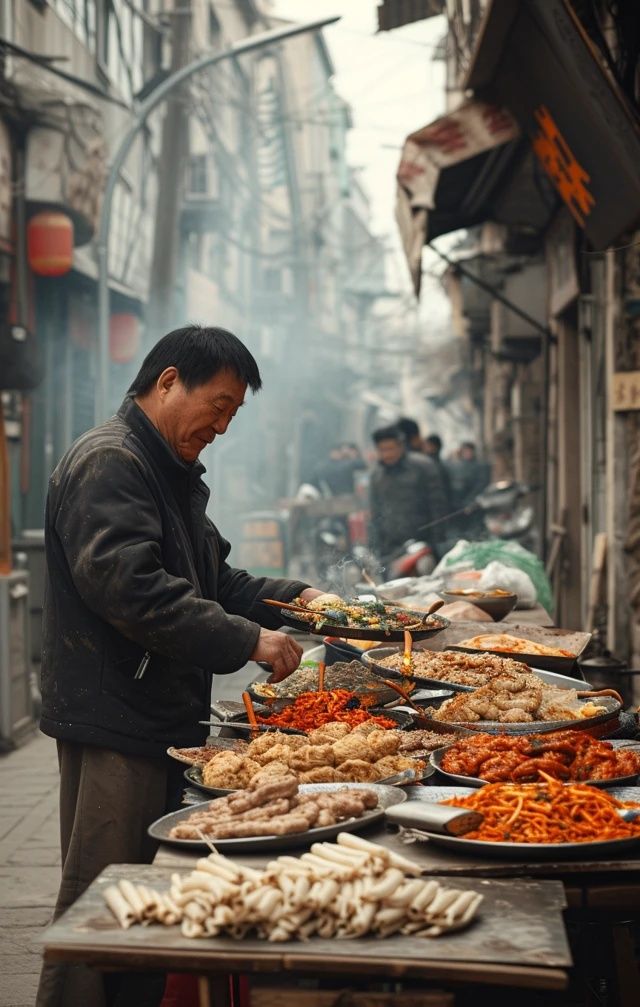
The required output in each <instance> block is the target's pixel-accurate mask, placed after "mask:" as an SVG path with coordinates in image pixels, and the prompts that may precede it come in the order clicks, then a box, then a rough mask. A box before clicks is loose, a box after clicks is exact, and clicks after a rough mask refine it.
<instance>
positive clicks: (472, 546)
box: [432, 539, 553, 614]
mask: <svg viewBox="0 0 640 1007" xmlns="http://www.w3.org/2000/svg"><path fill="white" fill-rule="evenodd" d="M494 561H497V562H499V563H503V564H504V565H505V566H508V567H515V568H516V569H518V570H522V571H523V572H524V573H526V574H527V576H528V577H529V579H530V580H531V582H532V584H533V586H534V588H535V591H536V598H537V601H539V602H540V604H541V605H542V607H543V608H545V609H546V610H547V612H549V614H551V613H552V612H553V592H552V590H551V583H550V581H549V578H548V577H547V575H546V573H545V569H544V566H543V565H542V563H541V561H540V560H539V559H538V557H537V556H534V554H533V553H532V552H529V550H528V549H524V548H523V547H522V546H521V545H520V544H519V543H518V542H505V541H503V540H502V539H489V540H487V541H486V542H467V541H466V540H465V539H460V541H459V542H456V544H455V545H454V547H453V549H450V550H449V552H448V553H446V554H445V555H444V556H443V557H442V559H441V560H440V562H439V563H438V565H437V567H436V569H435V570H434V571H433V574H432V576H435V575H438V574H450V573H453V572H454V571H456V570H484V569H485V567H488V566H489V564H490V563H492V562H494Z"/></svg>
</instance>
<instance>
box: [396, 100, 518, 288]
mask: <svg viewBox="0 0 640 1007" xmlns="http://www.w3.org/2000/svg"><path fill="white" fill-rule="evenodd" d="M519 134H520V130H519V127H518V124H517V122H516V120H515V119H514V118H513V116H512V115H511V114H510V113H509V112H507V111H506V110H505V109H503V108H500V107H498V106H496V105H493V104H490V103H488V102H484V101H466V102H464V103H463V104H462V105H461V106H460V108H458V109H456V110H455V111H454V112H450V113H449V114H448V115H445V116H442V117H441V118H439V119H436V120H435V122H432V123H431V124H430V125H428V126H425V127H424V128H423V129H419V130H417V131H416V132H415V133H411V135H410V136H408V137H407V139H406V140H405V142H404V147H403V150H402V159H401V161H400V166H399V168H398V172H397V181H398V190H397V203H396V218H397V221H398V227H399V229H400V234H401V236H402V242H403V246H404V250H405V254H406V256H407V260H408V262H409V268H410V271H411V276H412V279H413V285H414V289H415V291H416V294H417V293H419V290H420V279H421V265H420V263H421V254H422V246H423V245H424V243H425V242H428V241H432V240H433V238H437V237H438V235H440V234H446V233H448V232H449V231H455V230H457V229H458V228H463V227H471V226H472V225H474V224H477V223H480V222H481V221H483V220H486V219H487V214H488V203H489V199H490V193H491V191H492V189H494V188H495V187H496V185H497V184H498V181H499V179H500V178H502V176H503V174H504V172H505V171H506V170H507V168H508V166H509V165H510V163H511V161H512V159H513V157H514V155H515V153H516V148H517V145H518V144H517V140H518V137H519Z"/></svg>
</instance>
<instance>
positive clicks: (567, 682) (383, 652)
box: [360, 647, 591, 692]
mask: <svg viewBox="0 0 640 1007" xmlns="http://www.w3.org/2000/svg"><path fill="white" fill-rule="evenodd" d="M447 649H448V650H456V649H457V648H455V647H448V648H447ZM401 653H402V650H401V648H399V647H375V648H374V649H373V650H368V651H365V652H364V653H363V655H362V657H361V658H360V660H361V661H362V662H363V664H366V665H367V667H368V668H370V669H371V671H372V672H373V673H374V675H379V676H380V677H381V678H392V679H394V680H396V679H397V680H398V681H402V680H405V681H406V679H407V678H409V679H410V680H411V681H412V682H415V683H416V684H417V685H425V686H429V687H430V688H434V687H439V688H441V689H453V691H454V692H473V691H474V689H477V688H478V686H477V685H459V684H458V683H456V682H450V681H448V680H447V679H440V678H429V676H426V675H416V674H414V673H413V672H411V674H410V675H405V674H404V673H403V672H402V671H399V670H398V669H397V668H387V667H386V666H385V665H384V664H380V663H379V662H380V661H381V660H382V659H383V658H385V657H390V656H391V655H392V654H401ZM464 653H469V654H470V653H475V654H476V655H477V654H478V653H479V651H473V652H472V651H464ZM487 653H490V652H489V651H488V652H487ZM493 656H495V657H507V656H508V655H506V654H495V655H493ZM514 660H516V658H515V657H514ZM521 663H523V664H526V663H527V662H526V661H524V660H523V661H522V662H521ZM530 670H531V671H532V672H533V674H534V675H537V676H538V678H541V679H542V681H543V682H546V684H547V685H555V686H556V687H557V688H558V689H577V690H578V691H581V690H582V689H589V688H591V687H590V685H589V683H588V682H585V680H584V679H583V678H570V677H569V676H568V675H558V674H557V673H556V672H552V671H544V670H543V669H542V668H534V667H531V668H530Z"/></svg>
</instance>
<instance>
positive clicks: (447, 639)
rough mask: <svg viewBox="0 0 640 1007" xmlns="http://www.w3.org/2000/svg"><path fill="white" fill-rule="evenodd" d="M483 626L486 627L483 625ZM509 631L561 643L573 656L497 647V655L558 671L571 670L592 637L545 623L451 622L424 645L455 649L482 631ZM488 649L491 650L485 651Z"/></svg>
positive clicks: (566, 672)
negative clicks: (501, 649)
mask: <svg viewBox="0 0 640 1007" xmlns="http://www.w3.org/2000/svg"><path fill="white" fill-rule="evenodd" d="M483 627H486V628H483ZM503 632H504V633H508V634H509V635H510V636H517V637H520V638H521V639H524V640H533V641H534V642H535V643H542V644H545V645H547V646H549V647H558V646H559V647H564V648H565V649H566V650H571V651H572V652H573V653H575V654H576V657H541V656H539V655H537V654H535V655H534V654H530V655H529V656H527V655H526V654H513V653H504V652H503V651H500V652H499V653H498V652H497V651H496V652H495V653H496V656H497V657H512V658H513V659H514V661H523V662H524V663H525V664H532V665H534V666H535V667H536V668H543V669H544V670H545V671H556V672H559V673H560V674H565V675H566V674H571V670H572V668H573V665H574V664H575V662H576V660H577V659H578V658H580V657H581V656H582V654H583V652H584V650H585V649H586V647H587V644H588V643H589V641H590V640H591V633H579V632H577V631H575V630H571V629H557V628H549V627H547V626H534V625H528V624H526V623H522V624H521V623H515V622H514V623H511V622H494V623H493V624H491V623H486V624H485V623H478V622H468V621H463V622H452V623H451V625H450V626H449V627H448V628H447V629H446V630H445V631H444V632H443V633H442V635H441V636H438V637H437V638H436V639H435V640H434V641H433V642H432V641H430V640H427V641H425V643H424V644H423V646H424V647H425V649H426V650H457V649H463V648H460V646H459V645H460V641H461V640H466V639H468V638H469V637H472V636H479V635H480V634H482V633H492V634H493V633H503ZM469 653H472V654H478V653H482V651H478V650H470V651H469ZM487 653H492V652H491V651H488V652H487Z"/></svg>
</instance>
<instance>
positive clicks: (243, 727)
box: [224, 706, 417, 738]
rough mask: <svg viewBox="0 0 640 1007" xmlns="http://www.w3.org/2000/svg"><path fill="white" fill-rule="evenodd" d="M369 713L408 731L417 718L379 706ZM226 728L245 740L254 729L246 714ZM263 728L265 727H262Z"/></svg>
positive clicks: (229, 723) (284, 728)
mask: <svg viewBox="0 0 640 1007" xmlns="http://www.w3.org/2000/svg"><path fill="white" fill-rule="evenodd" d="M270 712H271V711H270V710H268V709H267V708H266V707H265V708H264V709H262V710H256V713H258V714H259V715H260V716H261V717H263V716H264V717H268V716H269V714H270ZM367 712H368V713H371V714H372V715H373V716H374V717H387V718H388V719H389V720H395V722H396V724H397V725H398V727H399V728H400V729H401V730H406V729H408V728H410V727H412V726H413V723H414V719H415V716H417V714H415V715H414V714H413V713H409V712H407V711H406V710H405V709H402V710H386V709H384V710H381V709H380V707H379V706H371V707H368V708H367ZM224 726H225V727H227V728H229V730H231V731H235V730H238V732H240V733H241V734H242V736H243V737H245V738H246V736H247V731H249V732H250V731H251V730H252V727H251V725H250V724H249V721H248V720H247V719H246V714H245V719H240V718H239V717H238V718H237V719H235V720H228V721H225V725H224ZM261 726H263V725H261ZM267 726H270V727H271V730H279V731H288V732H290V733H294V734H305V733H306V732H305V731H298V730H294V729H293V728H291V727H279V728H276V727H273V726H271V725H267Z"/></svg>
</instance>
